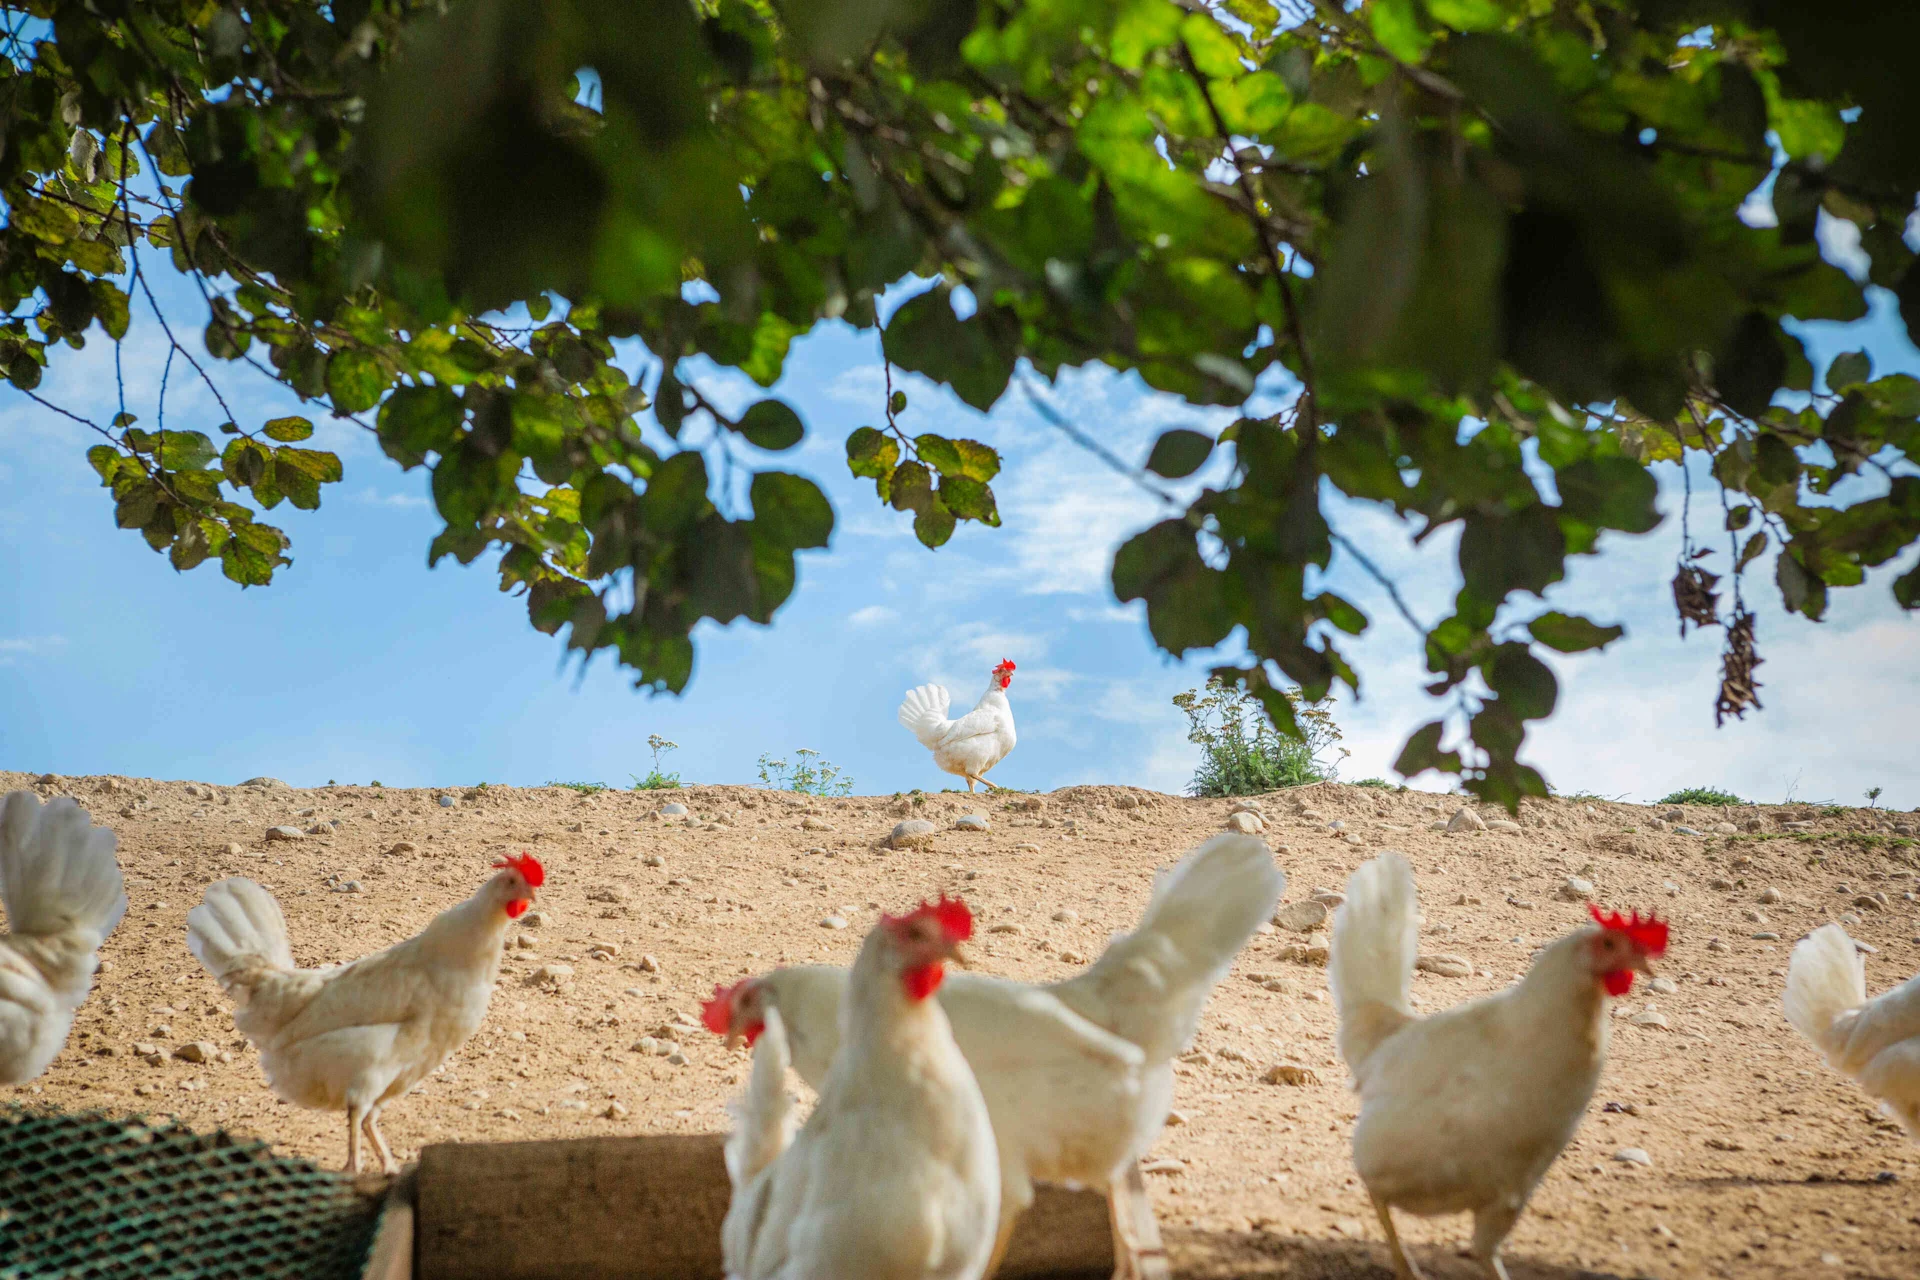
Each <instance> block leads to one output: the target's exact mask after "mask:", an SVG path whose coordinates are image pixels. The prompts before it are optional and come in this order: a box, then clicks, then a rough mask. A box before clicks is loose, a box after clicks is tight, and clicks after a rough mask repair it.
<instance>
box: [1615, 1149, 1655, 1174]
mask: <svg viewBox="0 0 1920 1280" xmlns="http://www.w3.org/2000/svg"><path fill="white" fill-rule="evenodd" d="M1613 1158H1614V1159H1615V1160H1616V1161H1618V1162H1619V1163H1621V1164H1637V1165H1639V1166H1640V1167H1641V1168H1643V1169H1651V1168H1653V1157H1652V1156H1650V1155H1648V1154H1647V1153H1646V1152H1645V1151H1642V1150H1641V1149H1640V1148H1639V1147H1622V1148H1620V1149H1619V1150H1618V1151H1616V1152H1614V1153H1613Z"/></svg>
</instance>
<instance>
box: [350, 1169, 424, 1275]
mask: <svg viewBox="0 0 1920 1280" xmlns="http://www.w3.org/2000/svg"><path fill="white" fill-rule="evenodd" d="M360 1280H413V1179H412V1178H411V1177H408V1178H404V1179H402V1180H401V1181H400V1182H399V1183H397V1184H396V1185H395V1186H394V1188H393V1190H392V1191H389V1192H388V1193H387V1203H386V1207H385V1208H384V1209H382V1210H381V1213H380V1229H379V1231H378V1233H376V1234H375V1236H374V1237H373V1249H372V1251H371V1252H370V1253H369V1254H368V1256H367V1269H366V1270H365V1271H363V1272H361V1273H360Z"/></svg>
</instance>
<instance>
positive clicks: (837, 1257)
mask: <svg viewBox="0 0 1920 1280" xmlns="http://www.w3.org/2000/svg"><path fill="white" fill-rule="evenodd" d="M972 930H973V918H972V916H971V914H970V913H969V912H968V911H967V908H966V905H965V904H964V903H961V902H955V901H948V900H946V899H942V900H941V901H940V902H939V903H938V904H937V905H932V906H922V907H921V908H920V910H918V911H915V912H913V913H912V914H910V915H907V916H904V917H897V918H896V917H892V916H886V917H882V918H881V921H880V923H879V924H878V925H877V926H875V928H874V929H873V931H872V932H871V933H869V934H868V935H867V940H866V942H865V944H864V945H863V946H862V947H861V949H860V955H859V958H858V959H856V960H855V961H854V963H853V970H852V973H851V975H850V977H849V980H848V983H847V1008H846V1020H845V1026H844V1028H843V1035H844V1037H845V1041H846V1043H845V1046H844V1048H843V1049H842V1051H841V1052H840V1053H839V1054H838V1055H836V1056H835V1058H834V1063H833V1067H832V1069H831V1070H830V1071H828V1073H827V1078H826V1080H825V1081H824V1082H823V1084H822V1087H821V1090H820V1100H819V1103H818V1104H817V1105H816V1106H815V1107H814V1109H813V1114H811V1115H810V1116H808V1117H807V1122H806V1124H805V1125H804V1126H803V1127H802V1128H801V1130H800V1132H799V1133H798V1135H796V1136H795V1137H794V1138H793V1140H792V1142H791V1144H790V1145H787V1144H783V1134H784V1132H785V1127H786V1125H787V1123H788V1108H787V1104H786V1099H785V1098H784V1095H783V1094H781V1092H780V1090H779V1087H778V1080H779V1077H780V1076H782V1075H784V1074H785V1073H784V1061H783V1059H784V1057H785V1048H786V1045H785V1036H784V1033H783V1031H782V1029H781V1023H780V1019H779V1015H778V1014H777V1013H776V1014H775V1015H774V1016H773V1017H771V1018H768V1019H767V1020H766V1022H765V1030H764V1033H763V1036H762V1039H761V1040H760V1043H759V1045H758V1046H757V1049H756V1057H758V1056H759V1055H767V1058H766V1061H765V1062H764V1063H762V1062H759V1061H756V1063H755V1068H754V1074H753V1080H752V1082H751V1083H750V1084H749V1087H748V1095H747V1098H746V1100H745V1103H744V1105H743V1106H742V1107H741V1109H740V1111H739V1112H738V1115H739V1124H740V1129H739V1130H738V1131H736V1133H735V1134H734V1136H733V1138H732V1140H730V1141H729V1143H728V1161H727V1164H728V1173H729V1175H730V1176H731V1177H732V1179H733V1183H734V1189H733V1203H732V1204H731V1205H730V1206H729V1207H728V1209H727V1218H726V1222H725V1224H724V1225H723V1226H722V1228H721V1247H722V1252H723V1254H724V1256H725V1259H726V1268H727V1275H728V1276H729V1277H732V1278H733V1280H848V1278H849V1277H855V1276H858V1277H860V1280H978V1278H979V1277H980V1276H981V1275H983V1274H984V1273H985V1272H986V1269H987V1266H988V1260H989V1257H990V1255H991V1253H992V1251H993V1244H994V1228H995V1223H996V1222H997V1220H998V1214H999V1200H1000V1176H999V1170H998V1163H997V1160H996V1157H995V1154H994V1144H993V1131H992V1129H991V1128H990V1127H989V1126H988V1122H987V1109H986V1104H985V1103H984V1102H983V1101H982V1100H981V1097H980V1089H979V1087H978V1086H977V1085H976V1084H975V1083H974V1078H973V1073H972V1072H971V1071H969V1070H968V1069H967V1062H966V1059H965V1058H963V1057H961V1056H960V1050H959V1049H958V1048H957V1047H956V1046H955V1045H954V1042H953V1034H952V1032H951V1031H950V1030H949V1028H948V1024H947V1016H946V1014H945V1013H943V1012H942V1011H941V1007H940V1002H939V1001H937V1000H933V999H929V997H930V996H932V995H933V993H934V991H935V990H937V989H938V988H939V986H940V982H941V979H942V977H943V974H944V968H943V966H944V963H945V962H946V961H947V960H949V959H953V958H955V957H956V955H957V948H958V946H959V944H960V943H961V942H963V941H965V940H966V938H967V937H968V936H969V935H970V934H971V933H972ZM762 1162H765V1163H762Z"/></svg>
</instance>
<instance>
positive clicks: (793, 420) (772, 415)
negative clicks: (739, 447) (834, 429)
mask: <svg viewBox="0 0 1920 1280" xmlns="http://www.w3.org/2000/svg"><path fill="white" fill-rule="evenodd" d="M740 434H741V435H743V436H745V437H746V438H747V443H749V444H751V445H754V446H755V447H757V448H761V449H766V450H769V451H771V452H775V453H777V452H779V451H780V450H782V449H791V448H793V446H795V445H797V444H799V443H800V441H801V440H802V439H804V438H805V436H806V434H807V428H806V425H805V424H804V423H802V422H801V421H800V415H799V414H797V413H795V412H794V411H793V409H792V408H790V407H789V406H788V405H787V404H786V403H785V402H784V401H780V400H761V401H759V402H757V403H755V404H754V405H752V406H750V407H749V408H748V409H747V411H746V412H745V413H743V414H741V415H740Z"/></svg>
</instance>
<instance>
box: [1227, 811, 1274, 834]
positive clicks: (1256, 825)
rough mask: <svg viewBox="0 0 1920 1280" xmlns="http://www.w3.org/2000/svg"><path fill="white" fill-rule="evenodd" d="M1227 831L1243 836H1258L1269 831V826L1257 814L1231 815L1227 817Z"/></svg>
mask: <svg viewBox="0 0 1920 1280" xmlns="http://www.w3.org/2000/svg"><path fill="white" fill-rule="evenodd" d="M1226 829H1227V830H1228V831H1238V832H1239V833H1241V834H1242V835H1249V836H1257V835H1259V834H1260V833H1261V832H1263V831H1265V830H1266V829H1267V824H1266V823H1265V822H1264V821H1262V820H1261V817H1260V815H1259V814H1257V813H1244V812H1242V813H1230V814H1228V815H1227V823H1226Z"/></svg>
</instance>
